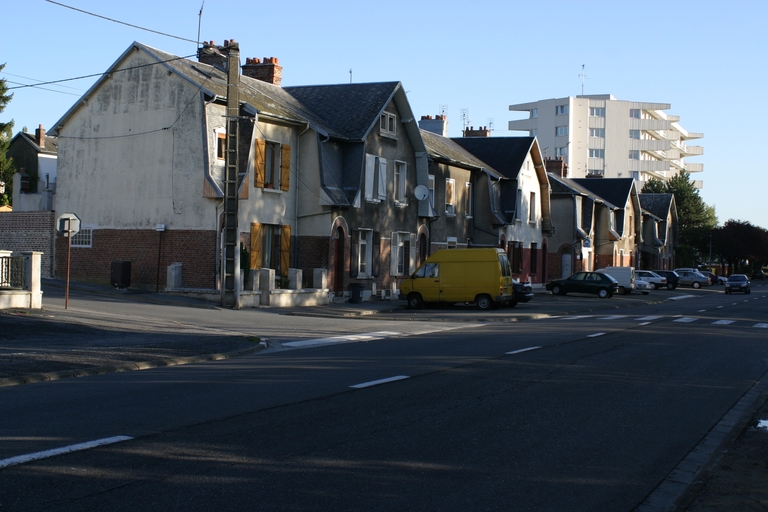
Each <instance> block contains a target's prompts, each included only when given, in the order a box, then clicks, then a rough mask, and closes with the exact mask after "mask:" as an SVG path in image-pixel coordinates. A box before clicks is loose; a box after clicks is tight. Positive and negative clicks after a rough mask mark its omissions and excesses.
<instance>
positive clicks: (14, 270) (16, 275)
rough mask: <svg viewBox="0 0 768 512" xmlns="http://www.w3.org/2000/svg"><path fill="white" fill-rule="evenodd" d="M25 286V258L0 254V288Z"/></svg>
mask: <svg viewBox="0 0 768 512" xmlns="http://www.w3.org/2000/svg"><path fill="white" fill-rule="evenodd" d="M23 287H24V258H23V257H19V256H0V288H11V289H22V288H23Z"/></svg>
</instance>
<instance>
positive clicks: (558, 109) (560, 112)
mask: <svg viewBox="0 0 768 512" xmlns="http://www.w3.org/2000/svg"><path fill="white" fill-rule="evenodd" d="M568 110H569V108H568V105H567V104H566V105H555V115H556V116H567V115H568Z"/></svg>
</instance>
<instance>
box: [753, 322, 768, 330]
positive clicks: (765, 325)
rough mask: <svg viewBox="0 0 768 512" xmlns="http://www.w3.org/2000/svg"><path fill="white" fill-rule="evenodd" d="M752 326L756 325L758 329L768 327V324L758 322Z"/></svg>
mask: <svg viewBox="0 0 768 512" xmlns="http://www.w3.org/2000/svg"><path fill="white" fill-rule="evenodd" d="M752 327H757V328H759V329H768V324H763V323H760V324H755V325H753V326H752Z"/></svg>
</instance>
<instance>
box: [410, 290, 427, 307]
mask: <svg viewBox="0 0 768 512" xmlns="http://www.w3.org/2000/svg"><path fill="white" fill-rule="evenodd" d="M408 307H409V308H410V309H421V308H423V307H424V299H422V298H421V295H419V294H418V293H411V294H409V295H408Z"/></svg>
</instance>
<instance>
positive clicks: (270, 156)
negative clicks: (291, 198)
mask: <svg viewBox="0 0 768 512" xmlns="http://www.w3.org/2000/svg"><path fill="white" fill-rule="evenodd" d="M255 144H256V147H255V151H254V157H253V160H254V161H253V168H254V173H255V175H256V176H255V179H254V180H253V185H254V186H255V187H259V188H272V189H277V188H279V189H280V190H283V191H287V190H288V188H289V186H290V181H291V147H290V146H289V145H287V144H280V143H278V142H269V141H266V140H261V139H257V140H256V143H255Z"/></svg>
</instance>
